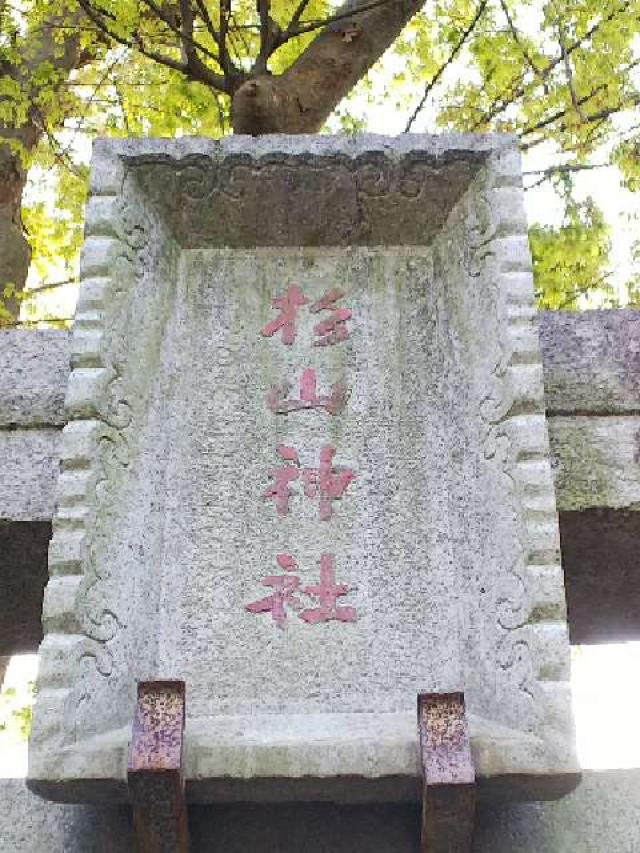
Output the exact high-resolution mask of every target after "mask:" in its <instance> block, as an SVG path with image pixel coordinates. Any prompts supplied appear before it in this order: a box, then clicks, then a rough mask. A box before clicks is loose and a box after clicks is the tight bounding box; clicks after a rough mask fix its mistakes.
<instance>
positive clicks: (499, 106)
mask: <svg viewBox="0 0 640 853" xmlns="http://www.w3.org/2000/svg"><path fill="white" fill-rule="evenodd" d="M629 4H630V0H622V3H621V4H620V6H618V7H617V8H615V9H612V10H611V11H610V12H609V13H608V14H607V15H605V16H604V17H602V18H600V19H599V20H598V21H596V22H595V23H594V24H592V25H591V26H590V27H589V29H588V30H587V31H586V32H585V33H584V35H582V36H580V38H576V39H574V41H573V42H572V43H571V44H570V45H567V48H566V54H567V55H568V56H570V55H571V54H572V53H573V52H574V51H576V50H578V49H579V48H581V47H582V46H583V45H584V44H585V43H586V42H588V41H590V40H591V39H592V38H593V36H594V35H595V34H596V33H597V32H598V30H599V29H600V27H602V26H604V25H605V24H608V23H609V22H610V21H613V20H614V18H616V17H617V15H619V14H621V13H622V12H624V11H626V9H627V8H628V7H629ZM563 61H564V60H563V56H562V53H560V55H559V56H556V57H554V58H553V59H551V60H549V62H548V63H547V65H545V66H544V68H540V69H537V77H538V79H539V80H540V82H544V81H545V80H546V79H547V78H548V77H549V75H550V74H551V72H552V71H553V70H554V68H556V66H557V65H559V63H561V62H563ZM526 92H527V84H526V83H524V82H523V77H522V76H520V78H519V80H518V81H517V82H516V81H515V80H514V81H513V84H512V86H511V89H510V90H505V91H504V93H503V94H502V95H501V96H500V98H498V99H497V100H496V102H495V104H494V105H493V107H492V108H491V109H490V110H489V111H488V113H486V115H484V116H483V117H482V118H481V119H479V120H478V121H477V122H476V123H475V124H474V126H473V127H472V128H471V130H472V131H476V130H478V129H479V128H480V127H481V126H482V125H486V124H488V123H489V122H492V121H493V120H494V119H495V118H497V117H498V116H499V115H500V114H501V113H503V112H504V111H505V110H506V109H508V107H509V106H510V105H511V104H513V103H514V102H515V101H517V100H518V99H519V98H522V97H523V96H524V95H525V94H526Z"/></svg>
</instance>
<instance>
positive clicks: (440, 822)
mask: <svg viewBox="0 0 640 853" xmlns="http://www.w3.org/2000/svg"><path fill="white" fill-rule="evenodd" d="M418 728H419V731H420V761H421V765H422V775H423V782H424V787H423V795H422V853H470V851H471V845H472V838H473V827H474V823H475V807H476V782H475V770H474V766H473V759H472V757H471V744H470V741H469V727H468V725H467V718H466V714H465V705H464V694H463V693H420V694H418Z"/></svg>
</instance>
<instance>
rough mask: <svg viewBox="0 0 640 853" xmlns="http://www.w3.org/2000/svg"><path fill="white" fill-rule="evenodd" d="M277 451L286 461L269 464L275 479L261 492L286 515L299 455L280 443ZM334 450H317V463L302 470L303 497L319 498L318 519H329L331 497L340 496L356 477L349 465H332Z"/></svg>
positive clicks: (296, 476)
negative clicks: (337, 466) (282, 463)
mask: <svg viewBox="0 0 640 853" xmlns="http://www.w3.org/2000/svg"><path fill="white" fill-rule="evenodd" d="M277 451H278V454H279V455H280V456H281V457H282V459H283V461H284V463H285V464H284V465H281V466H280V467H278V468H271V470H270V471H269V472H268V473H269V477H270V478H271V479H272V480H273V481H274V483H273V485H272V486H270V487H269V488H268V489H267V491H266V492H265V493H264V497H265V499H270V498H273V499H274V500H275V504H276V510H277V511H278V513H279V514H280V515H286V514H287V513H288V512H289V499H290V498H291V495H292V494H293V491H292V490H291V488H290V484H291V483H293V482H294V481H295V480H297V479H298V477H299V476H300V458H299V456H298V452H297V451H296V450H295V449H294V448H293V447H286V446H285V445H283V444H280V445H279V446H278V448H277ZM335 454H336V449H335V447H331V446H327V447H323V448H322V450H321V451H320V465H319V467H318V468H304V469H303V470H302V478H303V482H304V494H305V497H307V498H313V499H315V498H318V499H319V507H320V520H321V521H328V520H329V519H330V518H331V516H332V515H333V501H336V500H339V499H340V498H341V497H342V496H343V494H344V493H345V491H346V490H347V489H348V487H349V484H350V483H351V482H352V480H353V479H354V477H355V474H354V473H353V471H352V470H351V469H350V468H335V467H334V465H333V457H334V456H335Z"/></svg>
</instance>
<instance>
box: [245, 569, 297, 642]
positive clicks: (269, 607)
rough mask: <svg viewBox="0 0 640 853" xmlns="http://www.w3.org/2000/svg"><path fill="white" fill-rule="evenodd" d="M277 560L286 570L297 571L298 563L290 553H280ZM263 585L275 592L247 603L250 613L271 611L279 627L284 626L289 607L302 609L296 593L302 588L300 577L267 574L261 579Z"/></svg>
mask: <svg viewBox="0 0 640 853" xmlns="http://www.w3.org/2000/svg"><path fill="white" fill-rule="evenodd" d="M276 562H277V563H278V566H280V568H281V569H284V571H285V572H295V570H296V569H297V567H298V564H297V563H296V561H295V560H294V559H293V557H292V556H291V555H290V554H278V556H277V557H276ZM261 583H262V585H263V586H268V587H271V589H272V590H273V592H272V593H271V595H267V596H266V597H265V598H261V599H259V600H258V601H252V602H251V604H247V605H245V610H248V611H249V613H271V618H272V619H273V621H274V622H275V623H276V625H277V626H278V628H284V627H285V625H286V622H287V608H289V607H290V608H291V609H292V610H301V609H302V606H303V605H302V603H301V602H300V600H299V599H298V598H297V597H296V595H295V593H296V592H298V591H299V590H300V578H299V577H297V576H296V575H267V577H266V578H263V579H262V581H261Z"/></svg>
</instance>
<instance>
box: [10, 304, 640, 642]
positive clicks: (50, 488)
mask: <svg viewBox="0 0 640 853" xmlns="http://www.w3.org/2000/svg"><path fill="white" fill-rule="evenodd" d="M540 337H541V344H542V354H543V363H544V373H545V392H546V400H547V413H548V416H549V434H550V441H551V448H552V453H553V457H554V466H555V479H556V494H557V503H558V510H559V513H560V534H561V540H562V550H563V562H564V568H565V576H566V587H567V598H568V605H569V617H570V625H571V631H572V639H573V641H574V642H604V641H606V640H608V641H613V640H616V639H630V638H632V637H635V638H638V637H640V616H638V614H639V613H640V572H639V571H638V570H637V568H636V562H637V560H636V559H635V554H634V552H635V550H636V545H635V543H636V542H637V541H638V539H637V536H638V535H640V514H639V513H638V512H637V510H638V509H639V508H640V465H639V464H638V463H639V461H640V312H638V311H631V310H619V311H587V312H584V313H579V314H578V313H565V312H545V313H542V314H541V315H540ZM68 372H69V343H68V334H67V332H65V331H62V330H38V331H7V332H3V333H2V334H0V470H1V471H2V476H0V587H1V588H2V590H3V592H4V591H5V590H6V591H9V596H10V598H11V599H12V601H16V602H18V601H19V602H20V607H19V608H17V609H16V608H14V607H4V608H2V611H1V615H0V655H1V654H11V653H13V652H14V651H30V650H35V649H36V647H37V643H38V641H39V639H40V637H41V632H40V603H41V600H42V587H43V585H44V583H45V580H46V576H47V570H46V552H47V543H48V539H49V537H50V535H51V517H52V513H53V503H54V485H55V480H56V476H57V467H58V466H57V458H58V440H59V431H60V429H61V427H62V426H63V424H64V420H65V416H64V397H65V392H66V383H67V376H68ZM603 578H604V579H606V583H603V582H602V581H603ZM27 593H28V594H27ZM10 637H14V638H17V639H16V640H14V641H13V642H12V643H11V644H10V645H7V644H8V643H9V638H10Z"/></svg>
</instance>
